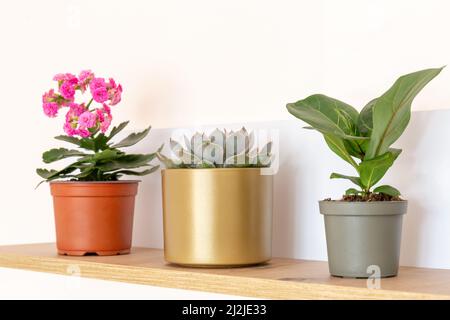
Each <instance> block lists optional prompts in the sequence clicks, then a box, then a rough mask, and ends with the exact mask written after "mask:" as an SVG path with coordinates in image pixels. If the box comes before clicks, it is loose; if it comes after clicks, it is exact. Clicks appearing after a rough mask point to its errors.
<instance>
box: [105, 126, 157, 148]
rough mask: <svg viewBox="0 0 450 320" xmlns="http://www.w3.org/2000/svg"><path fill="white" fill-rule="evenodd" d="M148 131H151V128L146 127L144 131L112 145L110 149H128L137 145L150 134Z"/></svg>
mask: <svg viewBox="0 0 450 320" xmlns="http://www.w3.org/2000/svg"><path fill="white" fill-rule="evenodd" d="M150 129H151V127H148V128H147V129H145V130H144V131H142V132H138V133H132V134H130V135H129V136H128V137H126V138H125V139H123V140H122V141H120V142H119V143H116V144H114V145H113V146H112V147H113V148H124V147H130V146H132V145H135V144H136V143H138V142H139V141H141V140H142V139H144V138H145V137H146V136H147V134H148V133H149V132H150Z"/></svg>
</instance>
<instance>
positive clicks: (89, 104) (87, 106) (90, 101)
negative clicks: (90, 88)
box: [86, 98, 94, 111]
mask: <svg viewBox="0 0 450 320" xmlns="http://www.w3.org/2000/svg"><path fill="white" fill-rule="evenodd" d="M92 101H94V98H91V100H89V102H88V104H87V105H86V109H88V111H89V107H90V106H91V103H92Z"/></svg>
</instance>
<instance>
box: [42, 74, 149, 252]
mask: <svg viewBox="0 0 450 320" xmlns="http://www.w3.org/2000/svg"><path fill="white" fill-rule="evenodd" d="M54 80H55V81H56V82H57V87H58V90H57V91H55V90H54V89H50V90H49V91H48V92H46V93H45V94H44V95H43V99H42V100H43V109H44V113H45V114H46V115H47V116H48V117H51V118H54V117H56V116H57V115H58V113H60V112H61V111H62V110H64V111H65V113H66V114H65V123H64V127H63V128H64V131H65V133H66V134H65V135H60V136H57V137H55V139H57V140H61V141H65V142H68V143H71V144H73V145H75V146H76V147H78V148H77V149H66V148H55V149H51V150H48V151H46V152H44V153H43V155H42V159H43V161H44V162H45V163H53V162H55V161H60V160H63V159H67V160H68V158H75V160H74V161H72V162H69V163H66V165H65V166H63V167H62V168H61V169H59V170H54V169H52V170H47V169H37V174H38V175H39V176H40V177H42V178H44V179H45V180H44V181H46V182H50V189H51V193H52V195H53V204H54V213H55V223H56V239H57V241H56V245H57V249H58V253H59V254H65V255H86V254H97V255H115V254H125V253H128V252H129V251H130V247H131V240H132V230H133V214H134V200H135V196H136V194H137V190H138V182H139V181H137V180H120V178H122V177H123V176H130V175H134V176H143V175H146V174H149V173H151V172H153V171H155V170H156V169H158V166H152V165H151V164H150V162H151V161H152V159H154V158H155V156H156V153H149V154H127V153H125V152H124V151H122V150H121V149H122V148H126V147H130V146H132V145H134V144H136V143H137V142H139V141H140V140H142V139H143V138H144V137H145V136H146V135H147V134H148V132H149V130H150V127H149V128H147V129H146V130H144V131H142V132H139V133H131V134H130V135H128V136H127V137H126V138H124V139H123V140H121V141H120V142H117V143H113V142H112V138H113V137H115V136H116V135H117V134H118V133H119V132H120V131H122V130H123V129H124V128H125V127H126V126H127V124H128V122H123V123H121V124H119V125H118V126H117V127H114V128H112V130H111V131H110V132H109V133H107V131H108V129H109V127H110V124H111V121H112V113H111V106H114V105H116V104H118V103H119V102H120V100H121V94H122V86H121V85H119V84H116V83H115V81H114V80H113V79H109V80H105V79H104V78H99V77H95V75H94V74H93V73H92V72H91V71H82V72H81V73H80V74H79V76H78V77H76V76H74V75H72V74H69V73H66V74H58V75H56V76H55V77H54ZM77 92H78V93H79V95H81V96H82V95H83V94H86V95H87V94H89V96H90V99H89V101H88V102H87V103H84V102H80V101H78V102H76V99H75V98H76V93H77ZM79 98H80V100H81V99H82V97H79ZM94 105H95V106H94ZM139 168H144V170H140V171H136V169H139ZM44 181H42V182H44ZM42 182H41V183H42Z"/></svg>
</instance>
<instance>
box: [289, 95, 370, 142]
mask: <svg viewBox="0 0 450 320" xmlns="http://www.w3.org/2000/svg"><path fill="white" fill-rule="evenodd" d="M286 107H287V109H288V111H289V112H290V113H291V114H292V115H294V116H295V117H297V118H299V119H301V120H303V121H304V122H306V123H308V124H309V125H310V126H312V127H313V128H314V129H316V130H318V131H320V132H322V133H323V134H328V135H336V136H338V137H341V138H343V139H366V138H364V137H358V136H356V134H357V128H356V123H357V121H358V111H357V110H356V109H355V108H353V107H352V106H350V105H348V104H346V103H345V102H342V101H339V100H337V99H333V98H330V97H328V96H325V95H322V94H315V95H312V96H309V97H307V98H306V99H304V100H300V101H297V102H295V103H288V104H287V106H286Z"/></svg>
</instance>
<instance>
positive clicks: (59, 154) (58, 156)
mask: <svg viewBox="0 0 450 320" xmlns="http://www.w3.org/2000/svg"><path fill="white" fill-rule="evenodd" d="M85 155H86V154H85V153H83V152H81V151H78V150H69V149H66V148H55V149H51V150H48V151H46V152H44V153H43V154H42V160H43V161H44V162H45V163H51V162H54V161H58V160H62V159H65V158H69V157H80V156H85Z"/></svg>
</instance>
